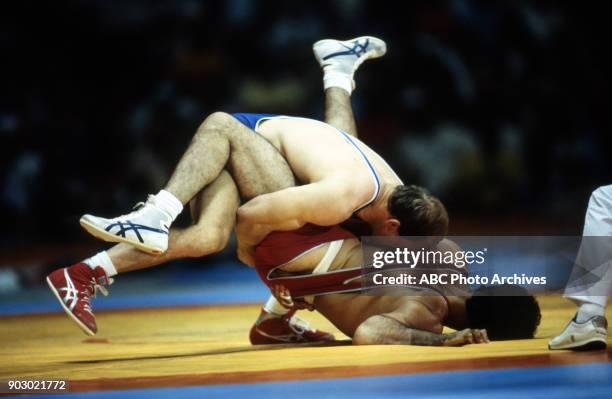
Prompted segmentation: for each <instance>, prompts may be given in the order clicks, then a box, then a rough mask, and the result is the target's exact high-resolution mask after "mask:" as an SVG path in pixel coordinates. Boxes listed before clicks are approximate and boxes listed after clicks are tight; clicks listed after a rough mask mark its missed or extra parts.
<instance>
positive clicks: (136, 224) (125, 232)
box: [80, 196, 172, 255]
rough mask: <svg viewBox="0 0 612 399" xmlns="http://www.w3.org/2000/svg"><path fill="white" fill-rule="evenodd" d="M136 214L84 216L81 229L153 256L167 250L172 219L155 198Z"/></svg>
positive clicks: (136, 207)
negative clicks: (123, 243)
mask: <svg viewBox="0 0 612 399" xmlns="http://www.w3.org/2000/svg"><path fill="white" fill-rule="evenodd" d="M134 209H135V210H134V212H132V213H129V214H127V215H122V216H119V217H116V218H113V219H105V218H101V217H98V216H93V215H83V216H82V217H81V220H80V222H81V226H83V228H84V229H85V230H87V232H89V234H91V235H93V236H94V237H97V238H99V239H101V240H104V241H109V242H125V243H128V244H131V245H133V246H134V247H136V248H138V249H140V250H142V251H144V252H147V253H150V254H154V255H159V254H162V253H164V252H166V249H168V231H169V229H170V224H171V223H172V218H171V216H170V215H169V214H168V213H167V212H165V211H163V210H161V209H160V208H159V207H158V206H157V205H155V203H154V200H153V196H149V199H148V200H147V202H146V203H144V202H140V203H138V204H137V205H136V206H135V207H134Z"/></svg>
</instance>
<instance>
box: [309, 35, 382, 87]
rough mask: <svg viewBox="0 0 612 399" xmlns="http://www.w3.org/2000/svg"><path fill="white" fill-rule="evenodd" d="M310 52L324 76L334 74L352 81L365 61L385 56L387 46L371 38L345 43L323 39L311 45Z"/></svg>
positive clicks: (365, 37)
mask: <svg viewBox="0 0 612 399" xmlns="http://www.w3.org/2000/svg"><path fill="white" fill-rule="evenodd" d="M312 50H313V52H314V55H315V58H316V59H317V61H318V62H319V65H321V67H322V68H323V70H324V71H325V73H326V74H328V73H336V74H341V75H345V76H350V78H351V79H353V74H354V73H355V71H356V70H357V68H359V66H360V65H361V64H362V63H363V62H364V61H365V60H367V59H370V58H378V57H382V56H383V55H385V53H386V52H387V44H386V43H385V42H384V41H383V40H381V39H379V38H377V37H373V36H362V37H358V38H355V39H351V40H346V41H341V40H334V39H324V40H319V41H318V42H316V43H315V44H313V45H312ZM354 88H355V81H354V80H353V89H354Z"/></svg>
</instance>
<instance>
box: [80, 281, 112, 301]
mask: <svg viewBox="0 0 612 399" xmlns="http://www.w3.org/2000/svg"><path fill="white" fill-rule="evenodd" d="M114 281H115V280H113V279H112V278H108V284H107V285H111V284H112V283H113V282H114ZM85 290H86V292H83V294H84V295H83V297H84V298H83V300H84V301H85V302H87V303H88V304H89V300H90V298H95V297H96V295H97V294H98V292H100V293H101V294H102V295H104V296H108V290H107V289H106V287H105V286H104V285H102V284H98V281H97V280H96V279H95V278H92V279H91V283H90V284H89V285H87V286H86V287H85Z"/></svg>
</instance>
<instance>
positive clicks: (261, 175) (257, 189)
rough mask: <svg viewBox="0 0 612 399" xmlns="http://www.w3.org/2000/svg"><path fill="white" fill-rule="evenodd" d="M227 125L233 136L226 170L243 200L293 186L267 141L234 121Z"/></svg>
mask: <svg viewBox="0 0 612 399" xmlns="http://www.w3.org/2000/svg"><path fill="white" fill-rule="evenodd" d="M228 123H229V124H230V125H231V126H230V127H231V132H232V133H231V137H230V158H229V161H228V164H227V170H228V171H229V172H230V173H231V175H232V177H233V178H234V181H235V182H236V184H237V186H238V189H239V190H240V196H241V197H242V199H243V200H244V201H248V200H250V199H252V198H254V197H257V196H258V195H261V194H267V193H271V192H274V191H279V190H282V189H284V188H287V187H293V186H295V178H294V176H293V172H292V171H291V168H290V167H289V165H288V164H287V161H286V160H285V158H283V156H282V155H281V153H280V152H279V151H278V150H277V149H276V148H275V147H274V146H273V145H272V144H271V143H270V142H269V141H268V140H266V139H265V138H263V137H262V136H260V135H259V134H257V133H255V132H254V131H252V130H251V129H249V128H247V127H246V126H244V125H243V124H241V123H240V122H238V121H237V120H235V119H232V120H231V121H228Z"/></svg>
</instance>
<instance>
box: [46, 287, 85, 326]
mask: <svg viewBox="0 0 612 399" xmlns="http://www.w3.org/2000/svg"><path fill="white" fill-rule="evenodd" d="M47 284H48V285H49V288H50V289H51V292H53V295H55V297H56V298H57V300H58V301H59V303H60V305H62V308H63V309H64V312H66V313H67V314H68V316H70V318H71V319H72V320H73V321H74V322H75V323H76V324H77V325H78V326H79V327H80V328H81V330H83V332H85V334H87V335H91V336H94V335H96V333H95V332H93V331H92V330H91V329H90V328H89V327H87V326H86V325H85V324H83V322H82V321H81V320H79V319H78V318H77V317H76V316H75V315H74V314H73V313H72V312H71V311H70V309H68V307H67V306H66V304H65V303H64V301H63V300H62V298H61V297H60V295H59V292H57V290H56V289H55V286H54V285H53V283H52V282H51V280H50V279H49V277H47Z"/></svg>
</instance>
